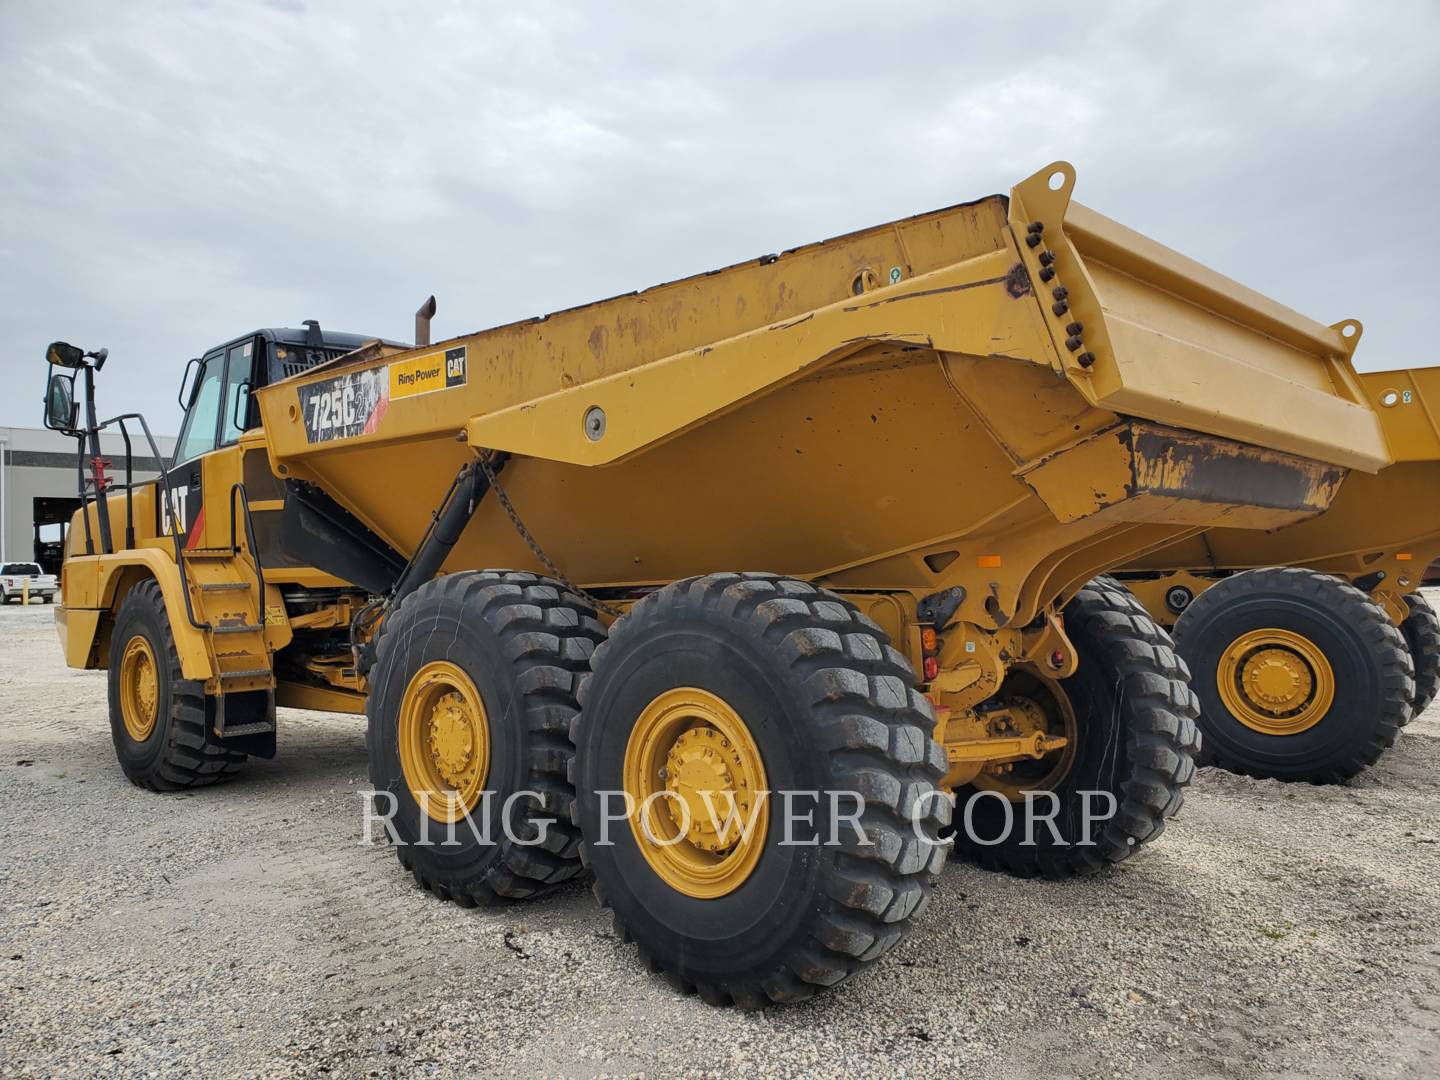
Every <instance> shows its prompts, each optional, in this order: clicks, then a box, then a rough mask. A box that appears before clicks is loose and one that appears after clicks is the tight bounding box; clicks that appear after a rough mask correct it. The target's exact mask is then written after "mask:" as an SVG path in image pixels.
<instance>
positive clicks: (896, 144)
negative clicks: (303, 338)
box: [0, 0, 1440, 432]
mask: <svg viewBox="0 0 1440 1080" xmlns="http://www.w3.org/2000/svg"><path fill="white" fill-rule="evenodd" d="M1437 147H1440V2H1437V0H1416V2H1404V0H1397V2H1392V3H1384V4H1382V3H1376V2H1374V0H1370V2H1362V0H1356V2H1353V3H1348V4H1346V3H1325V2H1317V0H1305V2H1298V3H1291V4H1284V3H1264V4H1261V3H1254V2H1251V3H1238V4H1229V3H1214V2H1206V3H1200V4H1194V3H1184V4H1182V3H1165V4H1162V3H1098V4H1097V3H1089V4H1062V3H1057V2H1054V0H1050V2H1046V3H1041V4H1035V5H1033V6H1031V5H1024V4H1020V3H1010V2H1007V3H989V4H983V5H981V4H971V3H963V2H960V0H949V2H944V3H916V4H909V5H906V4H878V3H874V2H873V0H871V2H867V3H863V4H850V3H841V2H837V0H829V2H825V3H813V4H812V3H796V2H785V0H768V2H766V3H762V4H749V3H740V2H735V0H730V2H727V3H723V4H708V5H703V6H702V5H699V4H687V3H676V2H673V0H672V2H666V3H629V4H622V3H619V2H617V3H613V4H600V3H579V2H576V3H573V4H558V3H556V4H552V3H532V2H526V3H511V4H504V5H500V4H490V5H487V4H481V3H448V2H441V0H427V2H426V3H406V4H402V3H398V2H397V3H391V4H378V3H377V4H367V3H357V2H353V0H352V2H335V3H311V2H305V0H276V2H271V3H223V2H208V3H206V2H191V3H169V4H162V3H141V2H135V0H127V2H125V3H117V2H115V0H97V2H74V3H70V2H64V0H33V2H32V0H0V155H3V166H4V167H3V169H0V365H3V373H4V376H5V378H4V382H3V390H0V424H18V425H26V426H37V425H38V424H39V415H40V396H41V390H42V387H43V378H44V363H43V360H42V354H43V350H44V346H45V344H46V343H47V342H49V341H51V340H53V339H56V338H63V339H66V340H70V341H73V342H75V343H77V344H82V345H84V346H86V347H88V348H97V347H99V346H101V345H105V346H108V347H109V349H110V353H111V359H110V362H109V364H108V365H107V367H106V369H105V371H104V373H103V374H102V376H101V381H102V387H103V389H102V399H101V409H102V412H103V413H104V414H105V415H113V414H114V413H118V412H121V411H128V410H139V411H143V412H145V413H146V414H147V416H148V417H149V418H150V419H151V422H152V426H153V427H155V428H156V429H157V430H159V431H164V432H173V431H175V430H176V428H177V427H178V423H179V410H178V408H177V406H176V404H175V396H174V394H175V387H176V384H177V382H178V380H179V378H180V373H181V369H182V367H183V365H184V361H185V359H186V358H187V357H190V356H194V355H197V354H198V353H199V352H201V351H203V350H204V349H205V348H206V347H207V346H208V345H211V344H214V343H217V342H219V341H222V340H224V339H226V338H230V337H234V336H236V335H238V334H241V333H243V332H245V331H248V330H251V329H254V328H257V327H260V326H275V325H282V326H283V325H290V326H294V325H298V324H299V322H300V321H301V320H302V319H306V318H316V319H319V320H320V321H321V324H322V325H324V326H326V327H330V328H334V329H343V330H350V331H354V332H358V333H364V334H373V335H381V336H388V337H394V338H399V339H402V340H409V339H410V336H411V332H412V318H413V314H412V313H413V312H414V309H415V307H416V305H417V304H418V303H419V302H420V301H421V300H422V299H423V298H424V297H425V296H426V295H427V294H428V293H430V292H434V293H435V294H436V295H437V296H438V297H439V304H440V311H439V315H438V316H437V318H436V321H435V333H436V335H437V338H438V337H444V336H451V335H453V334H457V333H461V332H464V331H468V330H474V329H479V328H482V327H485V326H490V325H494V324H497V323H502V322H507V321H510V320H512V319H516V318H520V317H524V316H528V315H533V314H539V313H542V312H546V311H552V310H555V309H557V308H563V307H567V306H570V305H573V304H577V303H582V302H585V301H588V300H592V299H597V298H600V297H604V296H609V295H612V294H614V293H617V292H623V291H628V290H630V289H634V288H642V287H645V286H647V285H651V284H655V283H657V282H660V281H664V280H667V279H670V278H674V277H679V276H682V275H685V274H689V273H692V272H696V271H701V270H706V269H710V268H713V267H716V266H720V265H724V264H727V263H731V262H735V261H737V260H740V259H744V258H749V257H751V256H755V255H759V254H762V253H765V252H770V251H778V250H780V249H782V248H786V247H791V246H794V245H796V244H799V243H803V242H806V241H810V240H815V239H820V238H822V237H827V236H832V235H834V234H836V233H839V232H844V231H848V230H850V229H855V228H860V227H864V226H866V225H871V224H874V223H877V222H879V221H883V220H888V219H891V218H895V217H900V216H903V215H906V214H911V213H916V212H919V211H923V210H929V209H933V208H936V207H939V206H944V205H948V204H950V203H954V202H959V201H963V200H967V199H972V198H976V197H979V196H982V195H987V194H991V193H993V192H998V191H1007V190H1008V189H1009V187H1010V185H1011V184H1012V183H1013V182H1015V181H1016V180H1018V179H1020V178H1021V177H1023V176H1025V175H1027V174H1028V173H1030V172H1032V171H1034V170H1036V169H1038V168H1040V167H1041V166H1043V165H1045V164H1046V163H1048V162H1050V161H1052V160H1054V159H1056V158H1065V159H1067V160H1069V161H1072V162H1073V163H1074V164H1075V165H1076V167H1077V169H1078V174H1079V178H1078V183H1077V189H1076V197H1077V198H1078V199H1080V200H1081V201H1082V202H1085V203H1087V204H1088V205H1090V206H1093V207H1094V208H1096V209H1097V210H1100V211H1101V212H1103V213H1105V214H1108V215H1109V216H1111V217H1115V218H1118V219H1120V220H1122V221H1123V222H1125V223H1126V224H1127V225H1130V226H1132V227H1134V228H1137V229H1139V230H1141V231H1142V232H1145V233H1148V234H1150V235H1151V236H1153V237H1155V238H1156V239H1158V240H1160V241H1162V242H1164V243H1166V244H1169V245H1171V246H1172V247H1176V248H1179V249H1180V250H1181V251H1183V252H1185V253H1186V254H1189V255H1191V256H1193V257H1195V258H1198V259H1200V260H1201V261H1202V262H1205V263H1208V264H1210V265H1211V266H1213V267H1215V268H1216V269H1218V270H1220V271H1222V272H1224V273H1226V274H1229V275H1231V276H1233V277H1236V278H1239V279H1240V280H1241V281H1244V282H1245V283H1246V284H1248V285H1251V286H1253V287H1255V288H1257V289H1259V290H1260V291H1262V292H1264V293H1267V294H1269V295H1271V296H1274V297H1276V298H1277V299H1279V300H1281V301H1283V302H1284V303H1286V304H1289V305H1291V306H1292V307H1295V308H1297V309H1299V310H1300V311H1302V312H1304V313H1306V314H1307V315H1311V316H1313V317H1315V318H1317V319H1321V320H1323V321H1325V322H1334V321H1337V320H1339V319H1341V318H1344V317H1348V316H1354V317H1358V318H1359V319H1361V320H1362V321H1363V322H1364V323H1365V338H1364V341H1363V342H1362V343H1361V345H1360V349H1359V353H1358V355H1357V361H1358V363H1359V365H1360V366H1361V367H1362V368H1380V367H1396V366H1407V365H1416V364H1422V363H1432V362H1435V363H1440V354H1437V353H1440V350H1437V349H1436V348H1435V347H1434V346H1433V344H1431V343H1432V342H1433V340H1434V328H1435V315H1436V314H1437V304H1436V302H1435V300H1434V299H1433V293H1434V290H1435V289H1436V288H1437V285H1436V273H1435V267H1436V264H1437V261H1440V250H1437V249H1440V226H1437V221H1440V215H1437V212H1436V204H1435V194H1436V191H1437V170H1440V149H1437Z"/></svg>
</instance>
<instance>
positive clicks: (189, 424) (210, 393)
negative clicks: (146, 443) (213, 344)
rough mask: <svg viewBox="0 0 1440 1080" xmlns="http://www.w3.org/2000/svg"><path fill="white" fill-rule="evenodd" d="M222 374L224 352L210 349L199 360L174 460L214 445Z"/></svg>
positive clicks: (200, 451)
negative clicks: (198, 368) (203, 357)
mask: <svg viewBox="0 0 1440 1080" xmlns="http://www.w3.org/2000/svg"><path fill="white" fill-rule="evenodd" d="M224 374H225V354H224V353H212V354H211V355H209V356H207V357H206V358H205V360H204V362H202V363H201V365H200V374H199V375H198V376H196V379H195V390H194V392H193V393H192V394H191V395H190V409H189V411H187V412H186V413H185V423H184V424H183V425H182V426H181V428H180V439H179V441H178V443H177V444H176V448H175V462H176V464H179V463H180V462H182V461H189V460H190V459H191V458H194V457H199V456H200V455H201V454H203V453H205V452H206V451H207V450H214V449H215V429H216V428H217V427H218V426H219V419H220V399H221V396H222V395H221V392H220V391H221V389H222V381H223V378H224Z"/></svg>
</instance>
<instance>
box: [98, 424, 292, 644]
mask: <svg viewBox="0 0 1440 1080" xmlns="http://www.w3.org/2000/svg"><path fill="white" fill-rule="evenodd" d="M126 420H135V421H137V422H138V423H139V424H140V430H141V431H142V432H144V434H145V441H146V442H147V443H149V444H150V456H151V457H152V458H154V460H155V463H156V464H157V465H159V466H160V475H159V476H158V477H157V478H156V479H157V480H158V482H159V484H160V486H161V488H162V489H163V490H164V498H165V512H164V514H163V515H162V516H161V520H162V521H163V520H165V519H166V518H169V519H170V521H171V529H170V539H171V541H172V542H173V543H174V545H175V565H176V567H177V568H178V569H179V571H180V595H181V596H183V597H184V598H185V617H186V618H187V619H189V620H190V625H191V626H193V627H194V628H195V629H196V630H210V629H211V626H210V624H209V623H208V622H201V621H200V620H199V619H197V618H196V617H195V604H194V601H193V600H191V598H190V583H189V581H188V580H187V579H186V577H185V548H184V546H183V545H182V544H181V543H180V528H179V520H178V518H177V517H176V514H175V493H174V490H173V489H172V488H171V487H170V473H169V472H168V471H167V470H166V468H165V465H164V462H163V461H162V459H161V457H160V447H159V446H157V445H156V443H155V436H154V435H152V434H150V425H149V424H147V423H145V417H143V416H141V415H140V414H139V413H121V414H120V415H119V416H112V417H111V418H110V419H109V420H106V421H105V422H104V423H103V424H97V425H96V427H95V431H96V432H97V433H98V432H101V431H104V430H105V429H106V428H108V427H110V426H111V425H112V424H119V425H120V434H121V436H122V437H123V438H124V440H125V489H126V490H125V498H126V514H127V522H129V523H131V524H132V525H133V517H131V516H130V514H131V511H132V509H133V504H132V503H131V498H132V494H131V489H132V488H133V487H134V480H133V478H132V476H133V474H132V470H131V460H130V458H131V454H130V435H129V430H128V429H127V428H126V426H125V421H126ZM82 475H83V470H82ZM145 482H146V483H147V484H148V483H150V482H151V481H149V480H147V481H145ZM103 494H104V493H103V492H98V493H97V494H96V498H95V507H96V510H95V512H96V513H97V514H99V513H100V512H101V511H102V510H103V511H104V512H105V514H106V515H108V514H109V513H110V508H109V507H108V506H102V505H101V499H100V495H103ZM80 500H81V506H80V510H81V513H82V515H84V517H85V523H86V533H87V540H88V533H89V523H90V519H89V515H88V514H85V510H86V506H85V491H84V489H83V487H82V489H81V491H80ZM127 538H128V540H129V542H130V543H131V545H132V546H133V535H131V534H130V533H129V532H128V531H127ZM107 554H111V553H109V552H107ZM261 602H262V603H263V602H264V598H263V596H262V598H261Z"/></svg>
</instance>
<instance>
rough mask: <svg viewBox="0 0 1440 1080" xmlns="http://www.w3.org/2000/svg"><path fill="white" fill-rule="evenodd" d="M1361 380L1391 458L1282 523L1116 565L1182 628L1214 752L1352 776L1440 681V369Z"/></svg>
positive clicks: (1214, 533) (1243, 765)
mask: <svg viewBox="0 0 1440 1080" xmlns="http://www.w3.org/2000/svg"><path fill="white" fill-rule="evenodd" d="M1360 383H1361V386H1362V387H1363V388H1364V391H1365V395H1366V398H1367V399H1368V400H1369V401H1370V402H1371V403H1372V404H1373V405H1374V407H1375V411H1376V413H1377V415H1378V416H1379V418H1380V423H1381V426H1382V428H1383V429H1384V433H1385V438H1386V441H1387V443H1388V445H1389V452H1390V456H1391V458H1392V459H1393V461H1394V464H1393V465H1391V466H1389V467H1388V468H1386V469H1384V470H1382V471H1381V472H1379V473H1378V474H1373V475H1367V474H1365V473H1362V472H1355V473H1352V474H1351V475H1350V476H1349V477H1348V478H1347V479H1346V480H1345V482H1344V484H1342V485H1341V488H1340V491H1339V493H1338V494H1337V495H1336V497H1335V501H1334V503H1333V505H1332V506H1331V508H1330V510H1329V511H1327V512H1326V513H1325V514H1324V515H1323V516H1321V517H1318V518H1313V519H1311V520H1309V521H1305V522H1301V523H1299V524H1296V525H1292V526H1288V527H1286V528H1283V529H1279V530H1277V531H1274V532H1256V531H1253V530H1247V529H1226V528H1221V529H1210V530H1208V531H1206V532H1203V533H1199V534H1197V535H1195V536H1191V537H1188V538H1186V539H1184V540H1182V541H1180V542H1177V543H1175V544H1171V545H1167V546H1166V547H1163V548H1160V549H1159V550H1156V551H1152V552H1149V553H1147V554H1145V555H1144V556H1142V557H1140V558H1139V559H1137V560H1135V561H1134V562H1133V563H1132V564H1131V565H1130V566H1128V567H1126V569H1125V570H1124V571H1121V572H1118V573H1117V574H1116V577H1117V578H1119V579H1121V580H1122V581H1123V582H1124V584H1125V585H1127V586H1128V587H1129V588H1130V589H1131V590H1132V591H1133V592H1134V593H1135V594H1136V595H1137V596H1138V597H1139V598H1140V600H1141V601H1142V602H1143V603H1144V604H1145V606H1146V608H1148V609H1149V611H1150V613H1151V614H1152V616H1153V617H1154V618H1155V619H1156V621H1158V622H1160V623H1162V624H1163V625H1167V626H1172V625H1173V627H1174V633H1175V644H1176V648H1177V649H1178V650H1179V651H1180V653H1181V655H1182V656H1183V657H1184V658H1185V660H1186V662H1187V663H1188V664H1189V666H1190V670H1191V674H1192V675H1193V677H1194V686H1195V691H1196V693H1197V694H1198V695H1199V697H1200V702H1201V712H1202V716H1201V721H1200V724H1201V729H1202V731H1203V733H1204V742H1205V748H1204V751H1203V755H1202V759H1203V760H1205V761H1208V762H1212V763H1214V764H1217V765H1222V766H1224V767H1226V768H1229V769H1233V770H1236V771H1239V772H1245V773H1249V774H1251V775H1254V776H1262V777H1275V778H1278V779H1282V780H1311V781H1316V782H1328V781H1337V780H1343V779H1345V778H1347V777H1350V776H1353V775H1355V774H1356V773H1357V772H1359V771H1360V770H1361V769H1362V768H1364V767H1365V766H1366V765H1369V764H1371V763H1373V762H1374V761H1375V760H1376V759H1377V758H1378V757H1379V756H1380V754H1381V753H1382V752H1384V750H1385V749H1386V748H1387V747H1389V746H1390V745H1391V744H1393V743H1394V741H1395V737H1396V735H1397V733H1398V732H1399V730H1400V728H1401V727H1402V726H1403V725H1405V724H1406V723H1408V722H1409V720H1410V719H1411V718H1412V717H1413V716H1417V715H1419V714H1420V713H1421V712H1422V711H1424V709H1425V707H1426V706H1427V705H1429V704H1430V702H1431V701H1433V700H1434V698H1435V694H1436V691H1437V689H1440V619H1437V618H1436V614H1435V612H1434V610H1433V609H1432V608H1431V606H1430V603H1429V602H1428V601H1427V600H1426V599H1425V598H1424V597H1423V596H1422V595H1421V594H1420V592H1419V591H1418V590H1419V587H1420V585H1421V582H1422V578H1423V575H1424V572H1425V568H1426V567H1428V566H1429V565H1430V564H1431V563H1432V562H1434V561H1435V560H1436V559H1437V558H1440V368H1418V369H1414V370H1408V371H1375V372H1367V373H1365V374H1363V375H1361V376H1360ZM1412 668H1413V676H1414V679H1413V682H1412V681H1410V678H1409V677H1410V675H1411V674H1412Z"/></svg>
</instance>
